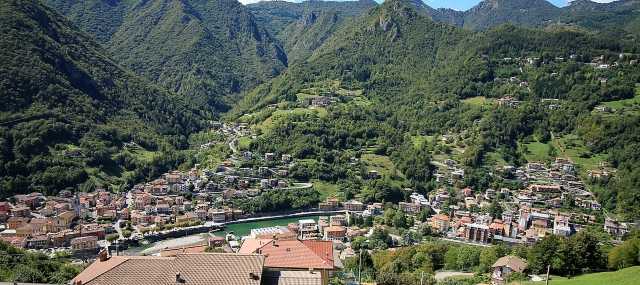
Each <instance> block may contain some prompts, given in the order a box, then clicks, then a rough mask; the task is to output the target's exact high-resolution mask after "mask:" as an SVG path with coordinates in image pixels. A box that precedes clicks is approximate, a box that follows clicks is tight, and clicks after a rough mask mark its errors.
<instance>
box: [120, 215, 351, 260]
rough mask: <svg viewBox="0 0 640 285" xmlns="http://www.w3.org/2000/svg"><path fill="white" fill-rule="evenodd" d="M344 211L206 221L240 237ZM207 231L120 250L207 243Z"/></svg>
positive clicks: (144, 250) (220, 232)
mask: <svg viewBox="0 0 640 285" xmlns="http://www.w3.org/2000/svg"><path fill="white" fill-rule="evenodd" d="M344 213H345V211H343V210H339V211H309V212H300V213H289V214H282V215H272V216H264V217H254V218H246V219H239V220H235V221H230V222H227V223H224V224H213V223H208V226H213V225H215V228H218V229H221V230H218V231H216V232H214V233H213V235H216V236H222V237H223V236H225V235H226V233H230V232H233V233H234V234H235V235H236V236H238V237H242V236H246V235H249V234H250V233H251V229H255V228H264V227H275V226H287V225H288V224H289V223H297V222H298V221H299V220H300V219H301V218H308V219H313V220H316V221H317V220H318V218H319V217H321V216H332V215H338V214H344ZM208 236H209V234H208V233H201V232H199V233H193V234H183V235H182V236H172V237H170V236H167V237H168V238H165V239H157V236H155V237H154V240H153V241H151V242H150V243H149V244H146V245H140V246H133V247H129V248H128V249H126V250H124V251H122V252H121V254H122V255H152V254H156V253H159V252H160V251H162V250H163V249H166V248H176V247H185V246H192V245H199V244H204V243H207V238H208Z"/></svg>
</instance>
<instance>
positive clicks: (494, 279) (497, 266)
mask: <svg viewBox="0 0 640 285" xmlns="http://www.w3.org/2000/svg"><path fill="white" fill-rule="evenodd" d="M491 268H493V273H492V274H491V284H493V285H503V284H506V283H507V280H508V278H509V276H510V275H511V274H513V273H516V272H517V273H523V272H524V271H525V270H526V269H527V262H526V261H524V260H523V259H521V258H519V257H517V256H511V255H508V256H503V257H501V258H499V259H498V260H497V261H496V262H495V263H494V264H493V265H492V266H491Z"/></svg>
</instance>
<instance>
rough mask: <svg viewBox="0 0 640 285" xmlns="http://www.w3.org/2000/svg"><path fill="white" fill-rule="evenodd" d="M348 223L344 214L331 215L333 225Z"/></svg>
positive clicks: (330, 219)
mask: <svg viewBox="0 0 640 285" xmlns="http://www.w3.org/2000/svg"><path fill="white" fill-rule="evenodd" d="M346 224H347V217H345V216H344V215H334V216H331V217H329V225H331V226H345V225H346Z"/></svg>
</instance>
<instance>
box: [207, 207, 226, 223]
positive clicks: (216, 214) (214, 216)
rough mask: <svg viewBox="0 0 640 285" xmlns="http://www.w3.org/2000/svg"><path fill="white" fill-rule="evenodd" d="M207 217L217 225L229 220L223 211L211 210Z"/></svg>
mask: <svg viewBox="0 0 640 285" xmlns="http://www.w3.org/2000/svg"><path fill="white" fill-rule="evenodd" d="M207 217H208V218H209V220H212V221H213V222H215V223H224V222H225V221H226V220H227V215H226V213H225V212H224V210H222V209H209V211H208V212H207Z"/></svg>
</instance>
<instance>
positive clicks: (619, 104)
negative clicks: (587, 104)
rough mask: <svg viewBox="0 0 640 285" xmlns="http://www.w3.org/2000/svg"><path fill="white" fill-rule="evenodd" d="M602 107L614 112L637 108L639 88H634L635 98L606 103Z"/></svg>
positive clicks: (639, 103) (639, 99)
mask: <svg viewBox="0 0 640 285" xmlns="http://www.w3.org/2000/svg"><path fill="white" fill-rule="evenodd" d="M603 105H605V106H607V107H609V108H613V109H615V110H620V109H623V108H627V107H632V106H634V105H635V106H639V105H640V86H636V96H635V97H633V98H630V99H625V100H618V101H611V102H606V103H604V104H603Z"/></svg>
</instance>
